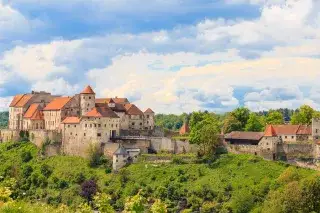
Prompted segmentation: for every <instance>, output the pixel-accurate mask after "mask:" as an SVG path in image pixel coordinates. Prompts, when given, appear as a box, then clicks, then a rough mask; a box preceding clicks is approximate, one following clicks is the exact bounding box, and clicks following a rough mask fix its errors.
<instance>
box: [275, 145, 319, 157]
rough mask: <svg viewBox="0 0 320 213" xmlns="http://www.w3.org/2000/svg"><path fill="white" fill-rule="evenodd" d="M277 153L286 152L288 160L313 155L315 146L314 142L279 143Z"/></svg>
mask: <svg viewBox="0 0 320 213" xmlns="http://www.w3.org/2000/svg"><path fill="white" fill-rule="evenodd" d="M277 150H278V152H277V154H280V153H284V154H285V155H286V158H287V159H288V160H290V159H295V158H298V157H313V156H314V150H315V146H314V145H313V144H278V147H277Z"/></svg>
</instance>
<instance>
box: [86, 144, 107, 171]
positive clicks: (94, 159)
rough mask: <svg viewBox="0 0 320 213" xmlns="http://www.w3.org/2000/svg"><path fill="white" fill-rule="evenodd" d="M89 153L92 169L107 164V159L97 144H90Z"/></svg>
mask: <svg viewBox="0 0 320 213" xmlns="http://www.w3.org/2000/svg"><path fill="white" fill-rule="evenodd" d="M87 153H88V158H89V166H90V167H93V168H94V167H98V166H100V165H102V164H104V163H106V162H107V160H106V158H105V157H104V156H103V155H102V153H101V151H100V149H99V146H98V145H97V144H95V143H92V144H90V146H89V148H88V150H87Z"/></svg>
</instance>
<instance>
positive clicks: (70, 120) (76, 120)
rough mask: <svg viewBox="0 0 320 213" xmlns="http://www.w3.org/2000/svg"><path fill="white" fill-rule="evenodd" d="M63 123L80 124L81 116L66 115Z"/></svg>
mask: <svg viewBox="0 0 320 213" xmlns="http://www.w3.org/2000/svg"><path fill="white" fill-rule="evenodd" d="M62 123H64V124H78V123H80V118H78V117H66V118H65V119H64V120H63V121H62Z"/></svg>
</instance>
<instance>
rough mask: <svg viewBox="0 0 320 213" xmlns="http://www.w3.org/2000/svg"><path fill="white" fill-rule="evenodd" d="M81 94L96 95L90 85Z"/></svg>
mask: <svg viewBox="0 0 320 213" xmlns="http://www.w3.org/2000/svg"><path fill="white" fill-rule="evenodd" d="M80 94H95V93H94V91H93V89H92V88H91V87H90V86H89V85H88V86H87V87H86V88H84V90H83V91H82V92H81V93H80Z"/></svg>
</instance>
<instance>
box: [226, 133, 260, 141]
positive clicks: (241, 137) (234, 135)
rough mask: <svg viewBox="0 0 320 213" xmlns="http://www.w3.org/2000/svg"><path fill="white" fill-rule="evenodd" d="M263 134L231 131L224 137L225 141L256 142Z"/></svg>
mask: <svg viewBox="0 0 320 213" xmlns="http://www.w3.org/2000/svg"><path fill="white" fill-rule="evenodd" d="M263 135H264V133H263V132H239V131H233V132H231V133H229V134H226V135H225V137H224V138H225V139H238V140H257V141H259V140H260V139H261V138H262V137H263Z"/></svg>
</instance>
